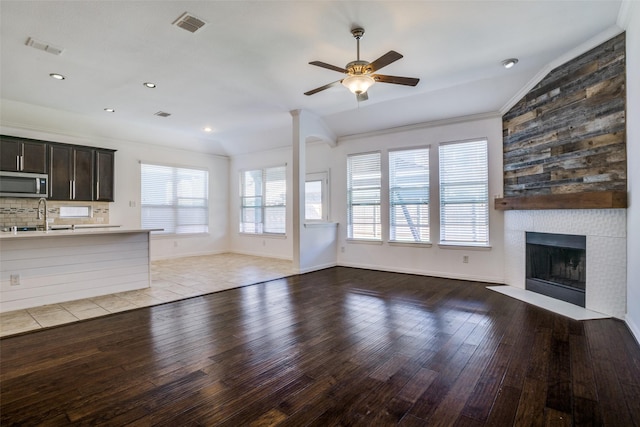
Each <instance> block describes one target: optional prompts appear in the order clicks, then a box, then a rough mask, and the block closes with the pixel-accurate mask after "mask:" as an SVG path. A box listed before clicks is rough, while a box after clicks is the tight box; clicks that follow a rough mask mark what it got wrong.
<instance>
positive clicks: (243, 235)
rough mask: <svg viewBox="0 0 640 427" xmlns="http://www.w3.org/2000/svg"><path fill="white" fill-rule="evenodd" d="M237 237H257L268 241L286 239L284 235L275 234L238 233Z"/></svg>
mask: <svg viewBox="0 0 640 427" xmlns="http://www.w3.org/2000/svg"><path fill="white" fill-rule="evenodd" d="M238 235H239V236H242V237H259V238H265V237H266V238H268V239H286V238H287V235H286V234H275V233H238Z"/></svg>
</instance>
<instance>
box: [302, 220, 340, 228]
mask: <svg viewBox="0 0 640 427" xmlns="http://www.w3.org/2000/svg"><path fill="white" fill-rule="evenodd" d="M337 226H338V223H337V222H323V221H318V222H305V223H304V228H322V227H327V228H336V227H337Z"/></svg>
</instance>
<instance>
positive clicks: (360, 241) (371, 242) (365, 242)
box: [347, 239, 383, 245]
mask: <svg viewBox="0 0 640 427" xmlns="http://www.w3.org/2000/svg"><path fill="white" fill-rule="evenodd" d="M347 243H357V244H363V245H382V243H383V242H382V240H370V239H369V240H368V239H347Z"/></svg>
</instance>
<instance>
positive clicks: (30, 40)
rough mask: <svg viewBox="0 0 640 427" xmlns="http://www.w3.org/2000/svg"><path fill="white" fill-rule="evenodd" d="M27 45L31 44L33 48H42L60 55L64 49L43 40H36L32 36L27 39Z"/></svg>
mask: <svg viewBox="0 0 640 427" xmlns="http://www.w3.org/2000/svg"><path fill="white" fill-rule="evenodd" d="M25 44H26V45H27V46H31V47H32V48H34V49H38V50H43V51H45V52H48V53H51V54H53V55H60V54H61V53H62V51H63V50H64V49H62V48H61V47H56V46H54V45H52V44H49V43H47V42H43V41H42V40H36V39H34V38H33V37H29V38H28V39H27V43H25Z"/></svg>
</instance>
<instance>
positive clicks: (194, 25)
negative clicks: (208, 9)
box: [172, 12, 206, 33]
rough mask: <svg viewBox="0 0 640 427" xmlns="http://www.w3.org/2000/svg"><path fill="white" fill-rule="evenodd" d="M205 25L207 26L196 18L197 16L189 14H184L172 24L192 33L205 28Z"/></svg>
mask: <svg viewBox="0 0 640 427" xmlns="http://www.w3.org/2000/svg"><path fill="white" fill-rule="evenodd" d="M204 24H206V22H204V21H203V20H202V19H200V18H196V17H195V16H193V15H191V14H190V13H189V12H185V13H183V14H182V15H180V16H179V17H178V19H176V20H175V21H173V23H172V25H176V26H178V27H180V28H182V29H183V30H187V31H189V32H190V33H195V32H196V31H198V30H199V29H200V28H202V27H204Z"/></svg>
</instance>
